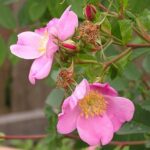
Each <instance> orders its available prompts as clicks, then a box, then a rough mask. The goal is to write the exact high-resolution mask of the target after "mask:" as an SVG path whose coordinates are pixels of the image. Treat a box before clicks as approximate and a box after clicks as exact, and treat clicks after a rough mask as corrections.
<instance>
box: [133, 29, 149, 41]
mask: <svg viewBox="0 0 150 150" xmlns="http://www.w3.org/2000/svg"><path fill="white" fill-rule="evenodd" d="M133 30H134V31H135V33H136V34H137V35H138V36H140V37H141V38H142V39H144V40H145V41H147V42H148V43H150V38H149V37H148V35H147V34H146V33H145V34H146V35H144V34H142V33H141V32H140V31H138V30H137V29H136V28H135V27H133Z"/></svg>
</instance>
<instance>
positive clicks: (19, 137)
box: [0, 134, 147, 146]
mask: <svg viewBox="0 0 150 150" xmlns="http://www.w3.org/2000/svg"><path fill="white" fill-rule="evenodd" d="M47 136H48V135H46V134H37V135H3V136H0V139H5V140H12V139H18V140H27V139H33V140H37V139H43V138H46V137H47ZM65 137H67V138H71V139H77V140H78V139H80V138H79V136H78V135H74V134H67V135H65ZM146 143H147V141H146V140H143V141H112V142H110V144H111V145H118V146H126V145H144V144H146Z"/></svg>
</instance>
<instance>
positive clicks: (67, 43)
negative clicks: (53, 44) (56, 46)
mask: <svg viewBox="0 0 150 150" xmlns="http://www.w3.org/2000/svg"><path fill="white" fill-rule="evenodd" d="M62 46H63V47H64V48H65V49H67V50H69V51H75V50H76V48H77V47H76V43H75V42H74V41H72V40H66V41H63V42H62Z"/></svg>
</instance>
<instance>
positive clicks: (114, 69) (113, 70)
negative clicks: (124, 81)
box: [109, 65, 118, 80]
mask: <svg viewBox="0 0 150 150" xmlns="http://www.w3.org/2000/svg"><path fill="white" fill-rule="evenodd" d="M109 71H110V78H111V80H113V79H115V78H116V77H117V75H118V67H117V66H116V65H111V67H110V70H109Z"/></svg>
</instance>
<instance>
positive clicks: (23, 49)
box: [10, 44, 43, 59]
mask: <svg viewBox="0 0 150 150" xmlns="http://www.w3.org/2000/svg"><path fill="white" fill-rule="evenodd" d="M10 50H11V53H12V54H14V55H16V56H18V57H20V58H23V59H35V58H38V57H40V56H42V55H43V53H40V52H39V51H38V50H37V49H35V48H34V47H30V46H24V45H17V44H15V45H11V46H10Z"/></svg>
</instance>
